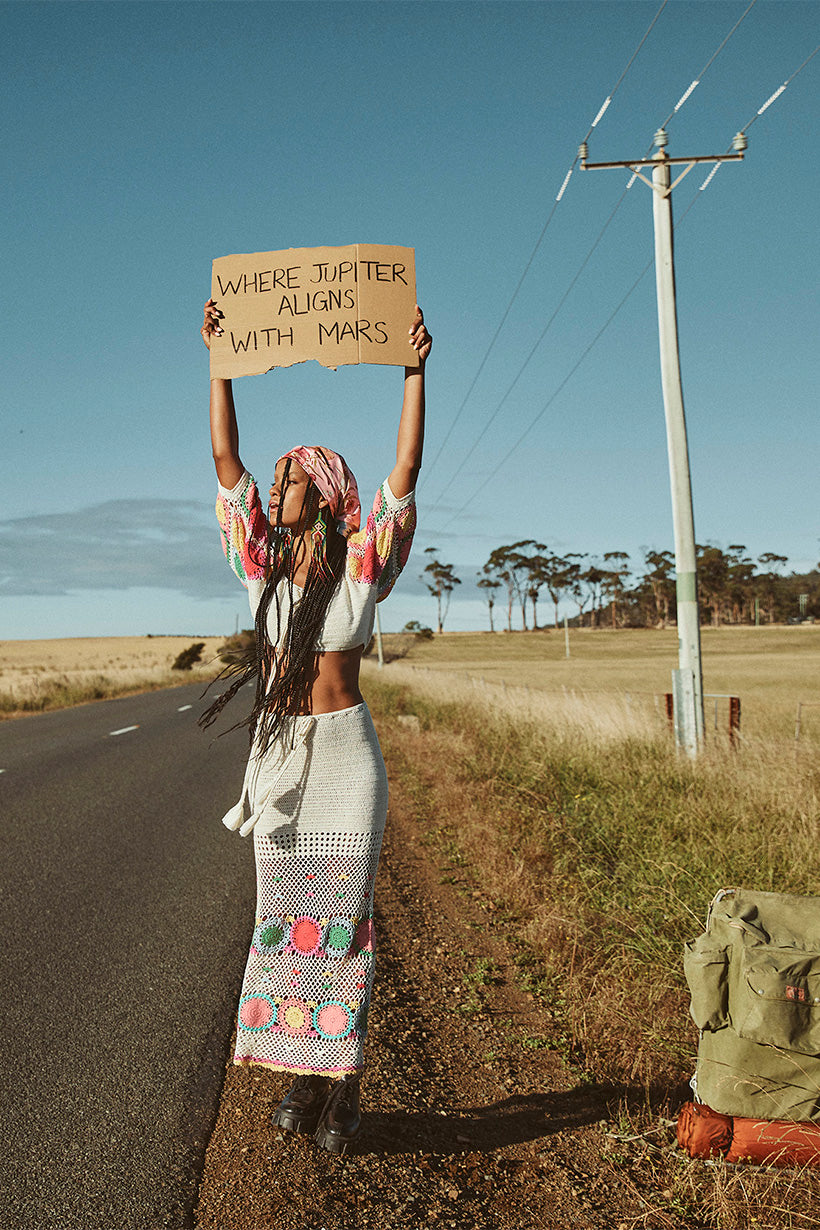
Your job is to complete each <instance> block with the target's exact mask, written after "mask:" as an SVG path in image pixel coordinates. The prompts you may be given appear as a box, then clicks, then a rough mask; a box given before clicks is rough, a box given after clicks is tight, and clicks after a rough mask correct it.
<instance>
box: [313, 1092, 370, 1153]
mask: <svg viewBox="0 0 820 1230" xmlns="http://www.w3.org/2000/svg"><path fill="white" fill-rule="evenodd" d="M360 1085H361V1077H360V1076H359V1075H358V1074H356V1075H353V1076H346V1077H345V1078H344V1080H340V1081H334V1082H333V1084H332V1085H331V1087H330V1092H329V1093H328V1095H327V1100H326V1102H325V1107H324V1110H323V1112H322V1117H321V1119H320V1120H319V1126H318V1127H317V1129H316V1143H317V1144H319V1145H321V1146H322V1148H323V1149H327V1151H328V1153H345V1152H347V1147H348V1145H350V1144H352V1142H353V1141H354V1140H355V1139H356V1137H357V1136H358V1135H359V1133H360V1132H361V1130H362V1116H361V1112H360V1110H359V1088H360Z"/></svg>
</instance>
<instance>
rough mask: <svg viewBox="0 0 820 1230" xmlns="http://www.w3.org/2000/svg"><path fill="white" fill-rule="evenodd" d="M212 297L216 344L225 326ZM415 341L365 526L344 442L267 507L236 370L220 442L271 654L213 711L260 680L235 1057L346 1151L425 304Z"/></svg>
mask: <svg viewBox="0 0 820 1230" xmlns="http://www.w3.org/2000/svg"><path fill="white" fill-rule="evenodd" d="M221 318H222V313H221V312H220V311H219V309H218V307H217V305H216V303H215V302H214V301H213V300H212V299H209V300H208V302H207V303H206V304H205V322H204V324H203V326H202V330H201V333H202V338H203V341H204V342H205V345H206V346H208V347H209V348H210V343H211V337H212V336H213V335H214V334H219V333H220V332H221V327H220V323H219V322H220V320H221ZM408 345H409V346H410V347H412V348H413V349H414V350H415V356H414V357H415V365H414V366H412V367H410V366H408V367H407V368H405V374H404V399H403V403H402V411H401V419H400V421H399V429H398V444H397V448H396V464H395V466H394V468H393V470H392V471H391V473H390V476H389V477H388V478H387V479H386V480H385V482H384V483H382V485H381V487H380V488H379V490H378V492H377V493H376V497H375V500H374V501H373V507H372V510H371V512H370V513H369V514H368V516H367V519H366V522H365V525H364V526H363V527H361V528H360V520H361V518H360V504H359V496H358V490H357V487H356V480H355V479H354V477H353V475H352V473H351V472H350V470H349V469H348V467H347V464H346V462H345V461H344V459H343V458H342V457H340V456H339V455H338V453H334V452H333V451H332V450H331V449H328V448H320V447H317V446H313V445H300V446H298V447H296V448H293V449H291V450H290V452H288V453H285V454H284V455H283V456H282V457H280V458H279V461H278V462H277V463H276V470H275V481H274V484H273V486H272V487H271V489H270V502H269V504H268V512H267V515H266V512H265V509H264V507H263V504H262V501H261V499H260V496H259V493H258V491H257V488H256V484H255V482H254V480H253V478H252V477H251V475H250V474H249V473H248V472H247V470H246V469H245V467H244V465H243V464H242V462H241V460H240V458H239V451H238V449H239V437H238V430H237V424H236V415H235V412H234V403H233V393H232V388H231V382H230V380H223V379H215V380H212V381H211V443H212V448H213V456H214V461H215V463H216V472H217V478H218V481H219V493H218V498H217V506H216V507H217V517H218V519H219V524H220V528H221V531H222V538H223V547H224V549H225V553H226V555H227V558H228V561H229V563H230V564H231V567H232V568H233V570H234V572H235V573H236V575H237V576H238V578H239V580H240V581H241V582H242V583H243V584H244V585H245V586H246V587H247V590H248V598H249V601H250V607H251V612H252V613H253V615H254V618H255V623H256V660H255V662H254V663H253V664H252V665H251V666H249V667H248V668H247V669H246V670H244V671H243V672H242V673H241V674H240V675H239V677H238V678H237V679H236V680H235V681H234V683H233V684H232V685H231V687H229V688H228V689H227V691H226V692H225V693H224V694H223V695H222V696H220V697H219V699H218V700H217V701H216V702H215V704H214V705H212V706H211V708H210V709H209V710H208V712H207V713H206V714H205V715H204V716H203V719H202V721H203V724H206V725H207V724H209V723H210V722H211V721H213V720H214V718H215V717H216V716H217V714H218V713H219V712H220V711H221V709H222V708H223V707H224V705H225V704H226V703H227V701H228V700H230V699H231V698H232V697H233V696H234V695H236V693H237V692H238V691H239V690H240V688H241V687H243V686H244V684H245V683H247V682H249V681H250V679H252V678H255V681H256V698H255V704H254V707H253V710H252V713H251V715H250V718H249V719H248V723H247V724H248V725H249V726H250V731H251V738H252V745H251V754H250V757H249V760H248V767H247V770H246V773H245V781H244V784H243V790H242V798H241V799H240V802H239V803H238V804H237V805H236V807H234V808H232V810H231V811H230V812H229V813H228V815H227V816H226V817H225V819H224V823H225V824H226V825H227V826H228V827H229V828H231V829H237V828H238V829H239V832H240V833H241V834H242V835H243V836H244V835H246V834H247V833H249V832H250V831H251V830H253V834H254V851H255V856H256V873H257V911H256V925H255V928H254V933H253V940H252V943H251V950H250V954H249V957H248V963H247V967H246V969H245V977H244V981H243V985H242V995H241V998H240V1002H239V1018H238V1024H237V1041H236V1053H235V1056H234V1062H235V1063H255V1064H262V1065H264V1066H266V1067H269V1068H272V1069H274V1070H275V1071H280V1072H290V1073H293V1074H295V1075H296V1081H295V1083H294V1084H293V1087H292V1088H291V1090H290V1092H289V1093H288V1094H287V1096H286V1097H285V1099H284V1100H283V1101H282V1103H281V1105H280V1106H279V1108H278V1110H277V1112H276V1114H275V1116H274V1122H275V1123H276V1124H278V1125H279V1126H280V1127H283V1128H290V1129H292V1130H294V1131H297V1132H314V1133H315V1136H316V1140H317V1142H318V1143H319V1144H320V1145H321V1146H322V1147H323V1148H325V1149H327V1150H329V1151H330V1152H333V1153H344V1152H345V1150H346V1149H347V1147H348V1145H349V1144H350V1142H351V1141H352V1140H354V1139H355V1138H356V1136H357V1135H358V1134H359V1131H360V1129H361V1114H360V1109H359V1083H360V1077H361V1074H362V1071H363V1069H364V1042H365V1037H366V1033H367V1010H368V1004H369V1001H370V994H371V990H372V986H373V974H374V961H375V935H374V928H373V889H374V881H375V877H376V869H377V866H378V860H379V851H380V849H381V841H382V834H383V832H384V824H385V819H386V816H387V778H386V774H385V768H384V761H383V760H382V756H381V751H380V750H379V743H378V739H377V737H376V732H375V730H374V728H373V723H372V721H371V719H370V714H369V712H368V709H367V706H366V705H365V703H364V701H363V700H362V696H361V692H360V691H359V666H360V663H361V657H362V652H363V650H364V648H365V646H366V645H367V644H368V643H369V641H370V638H371V636H372V633H373V623H374V618H375V605H376V602H378V601H380V600H381V599H382V598H386V597H387V595H388V594H389V593H390V590H391V589H392V588H393V585H394V583H395V581H396V578H397V577H398V575H399V573H400V571H401V569H402V568H403V566H404V564H405V562H406V560H407V556H408V554H409V551H410V544H411V541H412V537H413V532H414V530H415V522H416V514H415V504H414V498H413V495H414V488H415V484H416V479H417V477H418V473H419V468H420V466H421V453H422V441H423V435H424V368H425V363H426V360H427V357H428V355H429V353H430V348H431V345H432V338H431V336H430V334H429V333H428V332H427V329H426V328H425V325H424V318H423V316H422V313H421V310H420V309H419V308H417V309H416V317H415V320H414V321H413V323H412V326H411V328H410V335H409V341H408Z"/></svg>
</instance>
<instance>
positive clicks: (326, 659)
mask: <svg viewBox="0 0 820 1230" xmlns="http://www.w3.org/2000/svg"><path fill="white" fill-rule="evenodd" d="M363 649H364V646H363V645H357V646H356V648H355V649H338V650H328V652H327V653H317V655H316V674H315V675H314V678H313V685H312V687H311V689H310V696H309V698H308V704H307V707H306V709H305V712H306V713H336V712H337V711H338V710H339V709H350V708H352V707H353V706H354V705H360V704H361V703H362V694H361V692H360V691H359V667H360V666H361V661H362V650H363Z"/></svg>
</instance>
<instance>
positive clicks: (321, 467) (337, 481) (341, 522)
mask: <svg viewBox="0 0 820 1230" xmlns="http://www.w3.org/2000/svg"><path fill="white" fill-rule="evenodd" d="M285 457H291V458H293V460H294V461H298V463H299V465H300V466H301V467H302V469H303V470H304V471H305V473H306V474H307V475H308V477H309V478H312V479H313V482H314V483H315V484H316V487H317V488H318V490H319V493H320V494H321V495H322V496H324V498H325V499H326V500H327V503H328V507H329V509H330V515H331V516H332V517H333V519H334V520H335V522H336V528H337V530H338V531H339V533H340V534H341V535H342V537H343V538H348V537H349V536H350V535H351V534H355V533H356V531H357V530H358V528H359V525H360V523H361V512H362V506H361V503H360V502H359V488H358V487H357V486H356V479H355V478H354V477H353V473H352V471H351V470H350V468H349V466H348V464H347V462H346V461H345V459H344V457H342V456H341V455H340V454H339V453H334V452H333V450H332V449H330V448H319V446H318V445H315V444H299V445H297V447H296V448H292V449H291V450H290V452H289V453H283V454H282V456H281V457H280V458H279V461H283V460H284V458H285ZM276 464H277V465H278V464H279V462H278V461H277V463H276Z"/></svg>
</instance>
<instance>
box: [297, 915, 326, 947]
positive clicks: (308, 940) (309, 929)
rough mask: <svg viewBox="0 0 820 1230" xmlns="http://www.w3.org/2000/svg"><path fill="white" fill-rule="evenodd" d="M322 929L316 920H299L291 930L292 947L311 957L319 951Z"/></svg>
mask: <svg viewBox="0 0 820 1230" xmlns="http://www.w3.org/2000/svg"><path fill="white" fill-rule="evenodd" d="M321 938H322V929H321V927H320V926H319V924H318V923H317V922H316V920H315V919H314V918H307V917H304V916H303V917H302V918H297V919H295V920H294V922H293V925H292V926H291V929H290V943H291V947H292V948H295V949H296V951H297V952H301V953H303V954H304V955H305V956H310V955H312V954H314V953H316V952H318V951H319V941H320V940H321Z"/></svg>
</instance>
